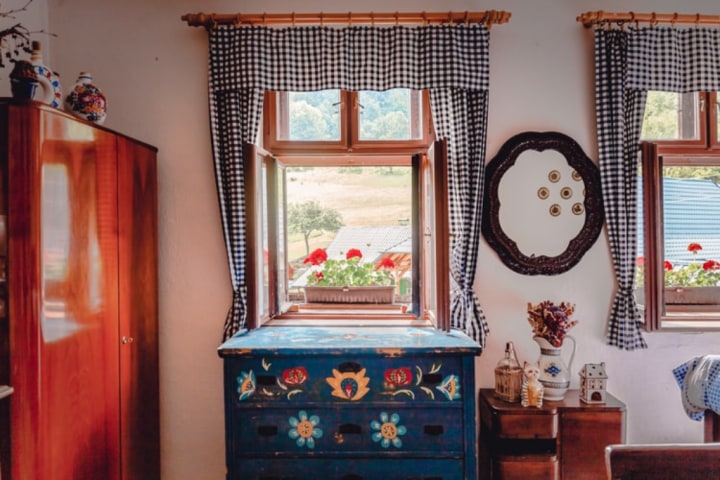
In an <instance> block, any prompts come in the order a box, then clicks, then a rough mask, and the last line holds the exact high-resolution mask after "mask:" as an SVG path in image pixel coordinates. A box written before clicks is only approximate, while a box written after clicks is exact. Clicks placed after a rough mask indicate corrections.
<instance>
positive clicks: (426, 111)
mask: <svg viewBox="0 0 720 480" xmlns="http://www.w3.org/2000/svg"><path fill="white" fill-rule="evenodd" d="M414 94H417V95H421V96H422V98H421V99H420V102H421V104H422V118H421V119H420V122H419V128H420V132H419V133H420V134H421V135H420V138H418V139H416V140H382V141H378V140H360V139H359V129H360V126H359V124H360V122H359V121H357V118H358V109H359V102H358V92H352V91H347V90H341V91H340V103H339V105H338V108H339V109H340V112H339V115H340V139H339V140H337V141H298V140H281V138H282V137H283V136H286V134H287V123H288V119H287V116H286V115H285V114H284V113H285V109H284V108H279V107H280V106H282V105H283V104H284V100H283V99H284V98H286V96H285V95H283V93H282V92H274V91H266V92H265V96H264V100H263V102H264V103H263V109H264V115H263V147H264V148H266V149H267V150H269V151H271V152H273V154H275V155H294V154H311V155H318V154H321V153H329V154H334V153H335V154H337V153H348V154H350V153H352V154H366V153H367V154H378V153H380V154H413V153H418V152H420V151H426V150H427V149H428V148H429V147H430V145H431V144H432V142H433V141H434V138H435V134H434V131H433V128H432V122H431V121H430V118H431V116H430V96H429V94H428V92H427V90H423V91H419V92H415V93H414ZM348 106H349V107H348ZM412 114H413V119H414V120H417V118H416V117H414V115H417V112H412ZM413 125H415V123H413ZM278 131H280V132H284V133H283V135H278Z"/></svg>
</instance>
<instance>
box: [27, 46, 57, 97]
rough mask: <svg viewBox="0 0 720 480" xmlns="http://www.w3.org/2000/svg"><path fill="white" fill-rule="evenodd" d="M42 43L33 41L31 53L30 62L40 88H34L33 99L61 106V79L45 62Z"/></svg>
mask: <svg viewBox="0 0 720 480" xmlns="http://www.w3.org/2000/svg"><path fill="white" fill-rule="evenodd" d="M41 47H42V45H41V44H40V42H38V41H33V42H32V53H31V54H30V63H31V64H32V65H33V68H34V69H35V73H36V74H37V80H38V84H39V86H40V88H36V89H34V90H33V97H32V98H33V100H36V101H38V102H43V103H47V104H48V105H50V106H52V107H55V108H60V103H61V102H62V89H61V87H60V80H59V79H58V76H57V74H56V73H55V72H53V71H52V69H51V68H50V67H48V66H46V65H45V64H44V63H43V56H42V51H41Z"/></svg>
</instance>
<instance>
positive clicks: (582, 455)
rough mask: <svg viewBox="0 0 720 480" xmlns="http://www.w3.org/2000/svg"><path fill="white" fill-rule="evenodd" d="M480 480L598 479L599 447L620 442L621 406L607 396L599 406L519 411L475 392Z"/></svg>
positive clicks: (570, 404)
mask: <svg viewBox="0 0 720 480" xmlns="http://www.w3.org/2000/svg"><path fill="white" fill-rule="evenodd" d="M478 400H479V401H478V408H479V414H480V442H479V450H480V452H479V453H480V456H479V466H480V471H479V478H480V479H481V480H491V479H492V480H516V479H517V480H528V479H531V478H532V479H533V480H535V479H537V480H541V479H552V480H560V479H563V480H595V479H597V480H604V479H605V478H606V473H605V447H606V446H607V445H610V444H613V443H624V441H625V404H624V403H622V402H621V401H620V400H618V399H617V398H615V397H613V396H612V395H610V394H607V401H606V402H605V403H603V404H586V403H583V402H581V401H580V397H579V392H578V391H577V390H570V391H568V392H567V394H566V395H565V398H564V399H563V400H562V401H557V402H550V401H546V402H543V406H542V408H535V407H523V406H522V405H520V404H519V403H508V402H506V401H504V400H500V399H499V398H496V397H495V396H494V391H493V390H492V389H481V390H480V393H479V399H478Z"/></svg>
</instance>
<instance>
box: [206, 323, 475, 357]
mask: <svg viewBox="0 0 720 480" xmlns="http://www.w3.org/2000/svg"><path fill="white" fill-rule="evenodd" d="M299 353H303V354H321V355H347V354H348V353H351V354H354V355H364V354H368V355H377V354H381V355H388V356H394V355H396V354H397V355H401V354H409V353H415V354H427V353H435V354H439V355H442V354H450V353H452V354H453V355H457V354H473V355H479V354H480V346H479V345H478V344H477V343H476V342H475V341H473V340H472V339H470V338H469V337H468V336H466V335H465V334H464V333H462V332H460V331H457V330H451V331H450V332H444V331H442V330H438V329H434V328H428V327H387V326H383V327H366V326H362V327H316V326H312V327H310V326H308V327H300V326H292V327H261V328H257V329H254V330H251V331H246V330H243V331H240V332H238V333H237V334H236V335H235V336H233V337H231V338H230V339H228V340H227V341H226V342H225V343H223V344H222V345H220V347H219V348H218V354H219V355H220V356H221V357H225V356H245V355H253V356H255V355H269V356H283V355H297V354H299Z"/></svg>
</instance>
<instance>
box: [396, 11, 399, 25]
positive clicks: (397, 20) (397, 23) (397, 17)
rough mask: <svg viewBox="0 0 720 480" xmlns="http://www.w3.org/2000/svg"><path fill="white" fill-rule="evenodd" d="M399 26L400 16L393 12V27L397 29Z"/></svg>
mask: <svg viewBox="0 0 720 480" xmlns="http://www.w3.org/2000/svg"><path fill="white" fill-rule="evenodd" d="M399 25H400V14H399V13H398V12H397V11H396V12H395V26H396V27H397V26H399Z"/></svg>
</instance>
